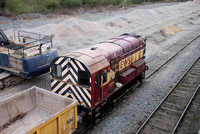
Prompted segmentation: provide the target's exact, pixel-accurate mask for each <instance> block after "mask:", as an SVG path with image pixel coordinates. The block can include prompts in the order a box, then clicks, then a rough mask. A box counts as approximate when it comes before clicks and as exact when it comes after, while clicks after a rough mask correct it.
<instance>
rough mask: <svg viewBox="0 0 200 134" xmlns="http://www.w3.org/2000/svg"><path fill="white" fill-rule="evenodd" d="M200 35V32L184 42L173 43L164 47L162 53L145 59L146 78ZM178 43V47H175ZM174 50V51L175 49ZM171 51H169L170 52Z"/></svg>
mask: <svg viewBox="0 0 200 134" xmlns="http://www.w3.org/2000/svg"><path fill="white" fill-rule="evenodd" d="M199 37H200V34H198V35H197V36H195V37H194V38H192V40H190V41H189V42H187V43H186V44H182V43H180V42H178V43H175V44H173V45H172V46H170V47H169V48H167V49H165V50H164V51H163V52H162V53H158V54H156V55H155V56H153V57H152V58H151V59H148V60H147V61H146V63H147V66H150V68H149V70H148V71H147V72H146V79H147V78H149V77H150V76H152V75H153V74H154V73H155V72H157V71H158V70H159V69H160V68H161V67H162V66H164V65H165V64H166V63H168V62H169V61H170V60H171V59H172V58H174V57H175V56H176V55H178V54H179V53H180V52H181V51H183V50H184V49H185V48H186V47H187V46H189V45H190V44H191V43H192V42H194V41H195V40H196V39H198V38H199ZM176 45H178V46H179V47H178V48H177V46H176ZM175 50H176V51H175ZM170 51H171V53H170Z"/></svg>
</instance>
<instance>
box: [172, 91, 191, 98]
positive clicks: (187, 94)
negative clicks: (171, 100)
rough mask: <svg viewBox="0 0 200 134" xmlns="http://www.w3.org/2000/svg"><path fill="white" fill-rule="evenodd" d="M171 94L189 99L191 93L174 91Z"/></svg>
mask: <svg viewBox="0 0 200 134" xmlns="http://www.w3.org/2000/svg"><path fill="white" fill-rule="evenodd" d="M172 94H175V95H177V96H186V98H188V97H191V96H192V94H193V92H190V91H181V90H174V92H173V93H172Z"/></svg>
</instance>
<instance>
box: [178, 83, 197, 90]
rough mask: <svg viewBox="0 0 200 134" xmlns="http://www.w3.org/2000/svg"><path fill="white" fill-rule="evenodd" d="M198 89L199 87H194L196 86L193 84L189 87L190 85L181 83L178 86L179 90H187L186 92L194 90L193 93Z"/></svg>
mask: <svg viewBox="0 0 200 134" xmlns="http://www.w3.org/2000/svg"><path fill="white" fill-rule="evenodd" d="M196 87H197V85H194V84H192V85H189V84H187V83H186V82H181V83H180V84H179V85H178V88H179V89H183V90H184V89H185V90H192V91H194V89H195V88H196Z"/></svg>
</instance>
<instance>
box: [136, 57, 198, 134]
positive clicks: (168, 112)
mask: <svg viewBox="0 0 200 134" xmlns="http://www.w3.org/2000/svg"><path fill="white" fill-rule="evenodd" d="M199 88H200V58H198V59H197V60H195V62H194V63H193V64H192V65H191V66H190V67H189V69H188V70H187V71H186V72H185V74H184V75H183V76H182V77H181V78H180V79H179V81H178V82H177V83H176V84H175V86H174V87H173V88H172V89H171V90H170V92H169V93H168V94H167V95H166V96H165V97H164V99H163V100H162V101H161V103H160V104H159V105H158V106H157V107H156V109H155V110H154V111H153V112H152V114H151V115H150V116H149V117H148V118H147V120H146V121H145V122H144V123H143V125H142V126H141V127H140V128H139V129H138V131H137V133H136V134H140V133H141V134H145V133H146V134H147V133H148V134H156V133H159V134H168V133H172V134H173V133H174V132H175V131H176V128H177V127H178V125H179V123H180V121H181V119H182V118H183V116H184V114H185V112H186V110H187V109H188V107H189V105H190V103H191V102H192V99H193V98H194V96H195V94H196V93H197V91H198V90H199Z"/></svg>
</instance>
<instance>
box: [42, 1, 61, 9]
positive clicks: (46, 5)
mask: <svg viewBox="0 0 200 134" xmlns="http://www.w3.org/2000/svg"><path fill="white" fill-rule="evenodd" d="M59 5H60V1H59V0H45V1H44V2H42V10H46V9H48V10H55V9H57V8H58V7H59Z"/></svg>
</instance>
